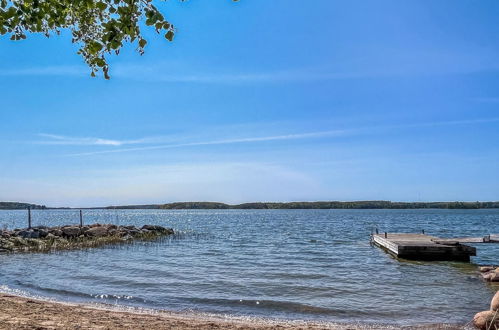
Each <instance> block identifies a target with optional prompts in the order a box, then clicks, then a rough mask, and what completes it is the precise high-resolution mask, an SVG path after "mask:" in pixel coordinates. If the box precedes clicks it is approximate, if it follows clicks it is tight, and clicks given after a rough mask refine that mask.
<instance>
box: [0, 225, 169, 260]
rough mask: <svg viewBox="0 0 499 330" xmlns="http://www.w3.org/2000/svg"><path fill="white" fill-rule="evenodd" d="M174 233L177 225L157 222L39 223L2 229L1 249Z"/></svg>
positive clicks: (72, 245) (46, 247)
mask: <svg viewBox="0 0 499 330" xmlns="http://www.w3.org/2000/svg"><path fill="white" fill-rule="evenodd" d="M173 233H174V232H173V229H170V228H165V227H161V226H154V225H145V226H142V227H141V228H137V227H135V226H117V225H111V224H106V225H101V224H98V223H97V224H92V225H89V226H82V227H79V226H62V227H44V226H38V227H33V228H29V229H14V230H10V231H9V230H0V253H2V252H47V251H52V250H69V249H81V248H91V247H98V246H102V245H106V244H119V243H129V242H133V241H135V240H152V239H157V238H159V237H164V236H168V235H172V234H173Z"/></svg>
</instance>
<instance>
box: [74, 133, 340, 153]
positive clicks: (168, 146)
mask: <svg viewBox="0 0 499 330" xmlns="http://www.w3.org/2000/svg"><path fill="white" fill-rule="evenodd" d="M349 132H350V130H331V131H321V132H310V133H299V134H286V135H272V136H261V137H247V138H237V139H221V140H211V141H199V142H188V143H177V144H162V145H154V146H147V147H135V148H124V149H114V150H101V151H91V152H83V153H75V154H70V156H89V155H98V154H109V153H120V152H130V151H145V150H157V149H171V148H181V147H194V146H206V145H223V144H234V143H250V142H267V141H280V140H298V139H310V138H320V137H327V136H341V135H346V134H348V133H349Z"/></svg>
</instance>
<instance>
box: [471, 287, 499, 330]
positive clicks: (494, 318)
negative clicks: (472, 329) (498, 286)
mask: <svg viewBox="0 0 499 330" xmlns="http://www.w3.org/2000/svg"><path fill="white" fill-rule="evenodd" d="M473 324H474V325H475V326H476V327H477V328H478V329H483V330H489V329H490V330H494V329H499V291H498V292H496V294H495V296H494V298H492V302H491V303H490V310H488V311H483V312H480V313H477V314H476V315H475V317H474V318H473Z"/></svg>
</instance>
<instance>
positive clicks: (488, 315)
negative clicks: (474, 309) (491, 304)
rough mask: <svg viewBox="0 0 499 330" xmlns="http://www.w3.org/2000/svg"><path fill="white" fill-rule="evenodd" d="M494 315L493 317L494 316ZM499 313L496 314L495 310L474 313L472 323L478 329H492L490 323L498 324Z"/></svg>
mask: <svg viewBox="0 0 499 330" xmlns="http://www.w3.org/2000/svg"><path fill="white" fill-rule="evenodd" d="M494 316H495V317H494ZM498 318H499V315H496V312H493V311H485V312H480V313H477V314H476V315H475V317H474V318H473V324H474V325H475V326H476V327H477V328H478V329H484V330H486V329H488V328H489V327H490V328H491V329H492V327H491V325H494V324H495V325H499V321H498Z"/></svg>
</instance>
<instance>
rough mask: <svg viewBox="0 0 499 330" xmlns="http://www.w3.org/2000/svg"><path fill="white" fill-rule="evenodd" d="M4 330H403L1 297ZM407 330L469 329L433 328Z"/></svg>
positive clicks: (1, 326)
mask: <svg viewBox="0 0 499 330" xmlns="http://www.w3.org/2000/svg"><path fill="white" fill-rule="evenodd" d="M0 329H37V330H42V329H43V330H45V329H110V330H114V329H196V330H203V329H399V327H394V326H386V325H361V324H333V323H314V322H304V321H280V320H266V319H256V318H255V319H252V318H237V317H224V316H213V315H204V314H199V315H198V314H186V313H174V312H167V311H150V310H149V311H148V310H140V309H123V310H120V309H117V308H115V307H112V306H105V305H96V306H94V305H83V304H69V303H58V302H52V301H45V300H37V299H33V298H25V297H19V296H13V295H10V294H2V293H0ZM404 329H465V327H464V326H458V325H445V324H432V325H429V324H427V325H420V326H411V327H404Z"/></svg>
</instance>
